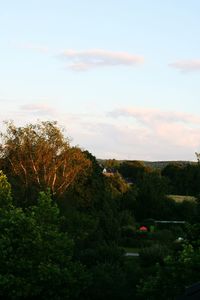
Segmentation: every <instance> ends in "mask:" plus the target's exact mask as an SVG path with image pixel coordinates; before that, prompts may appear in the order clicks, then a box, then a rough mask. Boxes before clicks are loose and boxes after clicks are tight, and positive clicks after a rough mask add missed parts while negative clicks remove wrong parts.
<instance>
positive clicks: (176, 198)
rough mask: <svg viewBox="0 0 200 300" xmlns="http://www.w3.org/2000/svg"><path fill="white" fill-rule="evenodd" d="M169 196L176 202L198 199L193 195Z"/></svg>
mask: <svg viewBox="0 0 200 300" xmlns="http://www.w3.org/2000/svg"><path fill="white" fill-rule="evenodd" d="M167 197H168V198H170V199H172V200H174V201H176V202H183V201H184V200H186V201H191V202H194V201H195V200H196V198H195V197H193V196H185V195H167Z"/></svg>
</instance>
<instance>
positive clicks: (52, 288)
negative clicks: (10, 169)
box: [0, 175, 88, 300]
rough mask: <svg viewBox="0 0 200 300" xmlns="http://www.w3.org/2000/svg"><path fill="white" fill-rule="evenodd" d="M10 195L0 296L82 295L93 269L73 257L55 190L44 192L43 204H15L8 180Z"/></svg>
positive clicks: (0, 234) (1, 227) (2, 231)
mask: <svg viewBox="0 0 200 300" xmlns="http://www.w3.org/2000/svg"><path fill="white" fill-rule="evenodd" d="M2 176H3V175H1V176H0V182H2V180H4V178H2ZM4 190H6V189H5V188H4ZM1 199H2V198H1ZM6 201H8V203H9V205H8V206H4V207H3V208H2V207H1V208H0V253H1V255H0V297H1V298H2V299H38V298H39V299H56V300H57V299H79V297H80V294H81V293H82V291H83V290H84V289H85V288H86V287H87V285H88V275H87V272H86V271H85V268H84V267H83V266H82V265H81V264H80V263H78V262H74V261H73V260H72V256H73V241H72V240H71V239H70V238H69V237H68V235H67V233H66V232H62V231H61V229H60V216H59V210H58V207H57V205H56V204H53V202H52V200H51V197H50V194H49V193H46V194H45V193H40V196H39V200H38V204H37V205H35V206H34V207H30V208H29V209H25V210H23V209H22V208H16V207H15V206H13V205H10V195H9V186H7V194H6V193H5V197H4V201H3V203H6ZM1 202H2V200H1Z"/></svg>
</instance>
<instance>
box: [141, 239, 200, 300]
mask: <svg viewBox="0 0 200 300" xmlns="http://www.w3.org/2000/svg"><path fill="white" fill-rule="evenodd" d="M199 274H200V250H199V249H194V248H193V247H192V246H191V245H190V244H188V245H187V244H186V245H185V246H184V247H183V249H182V250H181V251H180V252H178V253H175V254H174V255H171V256H167V257H166V258H165V259H164V265H162V266H161V265H160V264H157V265H156V269H155V270H154V272H153V273H152V275H149V276H145V277H144V278H143V279H142V280H141V282H140V284H139V285H138V296H139V299H149V300H154V299H160V298H159V297H160V295H161V293H162V299H165V300H173V299H174V300H175V299H177V297H178V296H181V295H183V293H184V289H185V287H186V286H189V285H191V284H193V283H195V282H198V281H199Z"/></svg>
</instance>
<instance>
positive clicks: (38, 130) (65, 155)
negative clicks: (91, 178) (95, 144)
mask: <svg viewBox="0 0 200 300" xmlns="http://www.w3.org/2000/svg"><path fill="white" fill-rule="evenodd" d="M1 138H2V142H1V144H0V155H1V165H2V168H3V170H4V172H5V173H6V174H7V175H8V178H9V180H10V181H11V183H12V185H14V190H16V189H15V186H16V185H17V186H18V189H20V188H21V190H25V192H26V198H27V197H28V198H30V196H31V193H32V192H31V191H32V190H33V187H34V188H35V189H36V193H38V191H41V190H45V189H46V188H50V190H51V192H52V194H53V195H56V196H60V195H62V194H63V193H64V192H65V191H66V189H67V188H68V187H69V186H70V185H71V184H72V183H73V182H74V181H75V179H76V178H77V177H78V176H79V175H80V174H81V173H82V172H84V171H85V170H86V169H87V168H89V167H90V165H91V163H90V161H89V160H88V159H87V158H86V157H85V155H84V154H83V152H82V151H81V149H79V148H78V147H71V146H70V144H69V140H68V139H67V138H65V137H64V134H63V132H62V131H61V130H60V128H59V127H58V125H57V123H56V122H50V121H46V122H40V123H37V124H28V125H26V126H25V127H16V126H15V125H14V124H13V123H7V128H6V133H2V134H1ZM33 194H34V193H33ZM34 197H35V194H34Z"/></svg>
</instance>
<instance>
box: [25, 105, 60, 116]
mask: <svg viewBox="0 0 200 300" xmlns="http://www.w3.org/2000/svg"><path fill="white" fill-rule="evenodd" d="M20 109H21V110H23V111H25V112H27V113H29V114H30V113H31V114H34V115H38V116H44V115H50V116H54V115H55V109H54V108H52V107H50V106H49V105H47V104H26V105H21V106H20Z"/></svg>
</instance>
